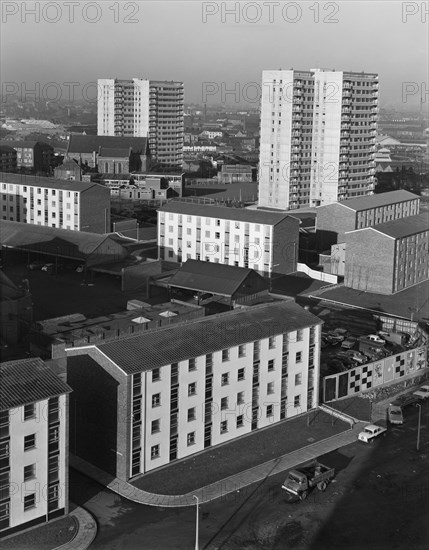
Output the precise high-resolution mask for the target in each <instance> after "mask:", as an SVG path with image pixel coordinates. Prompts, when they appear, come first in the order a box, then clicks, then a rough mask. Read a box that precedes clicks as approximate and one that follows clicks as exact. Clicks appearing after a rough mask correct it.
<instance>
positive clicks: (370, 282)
mask: <svg viewBox="0 0 429 550" xmlns="http://www.w3.org/2000/svg"><path fill="white" fill-rule="evenodd" d="M428 278H429V215H428V214H427V213H424V214H419V215H418V216H410V217H406V218H401V219H398V220H394V221H390V222H386V223H381V224H378V225H374V226H372V227H366V228H363V229H357V230H355V231H350V232H348V233H346V242H345V278H344V284H345V286H348V287H351V288H355V289H357V290H365V291H367V292H376V293H379V294H394V293H395V292H399V291H401V290H404V289H405V288H408V287H410V286H413V285H416V284H418V283H421V282H423V281H426V280H427V279H428ZM422 299H423V297H422ZM410 305H413V304H410Z"/></svg>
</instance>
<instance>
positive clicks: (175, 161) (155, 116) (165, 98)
mask: <svg viewBox="0 0 429 550" xmlns="http://www.w3.org/2000/svg"><path fill="white" fill-rule="evenodd" d="M98 91H99V94H98V102H97V134H98V135H99V136H140V137H147V138H148V140H149V149H150V153H151V156H152V159H153V161H154V164H155V165H156V166H158V167H160V168H161V169H162V167H169V168H172V169H177V170H180V169H181V168H182V163H183V140H184V115H183V100H184V90H183V82H173V81H155V80H144V79H141V78H133V79H131V80H119V79H114V78H104V79H99V80H98Z"/></svg>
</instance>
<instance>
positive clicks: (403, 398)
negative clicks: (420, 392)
mask: <svg viewBox="0 0 429 550" xmlns="http://www.w3.org/2000/svg"><path fill="white" fill-rule="evenodd" d="M418 400H419V398H418V397H417V395H414V393H404V394H403V395H400V396H399V397H397V398H396V399H395V400H394V401H392V405H397V406H398V407H401V409H403V408H404V407H408V405H413V404H414V403H417V401H418Z"/></svg>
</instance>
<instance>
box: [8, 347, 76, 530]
mask: <svg viewBox="0 0 429 550" xmlns="http://www.w3.org/2000/svg"><path fill="white" fill-rule="evenodd" d="M0 383H1V384H0V386H1V393H0V537H2V536H5V535H10V534H12V533H16V532H18V531H20V530H22V529H26V528H28V527H33V526H34V525H37V524H40V523H44V522H48V521H50V520H52V519H55V518H57V517H60V516H63V515H65V514H67V513H68V408H67V407H68V405H67V404H68V394H69V392H70V391H71V390H70V388H69V386H67V384H65V383H64V382H63V381H62V380H60V378H59V377H58V376H56V375H55V374H54V373H53V372H52V371H51V370H50V369H49V367H48V366H47V365H46V364H45V363H44V362H43V361H42V360H41V359H39V358H30V359H19V360H17V361H8V362H6V363H0Z"/></svg>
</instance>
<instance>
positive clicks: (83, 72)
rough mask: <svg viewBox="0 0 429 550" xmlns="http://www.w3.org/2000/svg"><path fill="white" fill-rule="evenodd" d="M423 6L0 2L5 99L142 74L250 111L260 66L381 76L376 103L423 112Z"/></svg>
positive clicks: (83, 89)
mask: <svg viewBox="0 0 429 550" xmlns="http://www.w3.org/2000/svg"><path fill="white" fill-rule="evenodd" d="M428 4H429V3H428V2H421V1H418V2H414V1H412V2H404V1H402V0H392V1H390V0H386V1H378V0H370V1H363V0H359V1H358V2H355V1H352V0H343V1H336V2H325V1H314V0H312V1H311V2H306V1H300V2H299V3H298V2H282V1H280V0H279V1H274V0H273V1H268V0H267V1H265V0H263V1H260V2H251V1H244V2H235V1H231V0H228V1H224V2H219V1H216V2H202V1H200V0H193V1H187V2H185V1H180V0H174V1H163V0H157V1H131V2H129V1H127V2H114V1H111V0H102V1H98V2H90V1H88V2H86V1H79V2H78V1H76V0H75V1H69V2H67V1H61V2H60V1H52V2H50V1H39V2H21V1H7V0H3V1H2V33H1V39H0V40H1V65H0V76H1V80H2V92H3V95H4V94H5V93H6V94H7V93H12V92H13V91H19V92H18V93H19V94H20V95H21V96H23V97H30V95H29V93H28V92H29V91H31V90H33V89H34V90H36V92H35V93H36V94H38V95H39V96H41V97H42V98H45V99H55V98H58V97H59V96H61V98H63V99H64V98H66V99H68V98H71V99H73V98H74V97H81V96H83V97H86V98H87V99H88V101H91V100H94V98H95V96H96V89H95V87H94V85H93V84H92V83H93V82H95V81H96V79H97V78H114V77H116V78H131V77H139V78H148V79H151V80H180V81H183V82H184V84H185V101H186V102H188V103H189V102H196V103H204V102H207V103H209V104H220V103H226V104H234V103H238V104H243V106H244V107H245V106H246V105H247V106H249V107H257V106H258V102H259V97H258V91H260V85H261V77H262V71H263V70H264V69H278V68H282V69H290V68H294V69H306V70H308V69H311V68H329V69H336V70H345V71H348V70H351V71H357V72H360V71H365V72H374V73H378V74H379V78H380V96H381V97H380V106H381V107H383V106H385V107H390V106H395V105H396V106H401V105H402V106H405V105H406V104H409V105H412V104H418V103H419V101H420V95H421V93H423V96H424V98H425V99H426V107H427V104H428V102H429V97H428V94H427V93H426V92H427V90H428V67H429V63H428V57H429V54H428V51H429V45H428V30H427V29H428V20H429V15H428V14H426V13H425V7H426V9H427V8H428ZM228 10H229V12H228ZM67 83H73V84H67ZM33 96H34V94H33Z"/></svg>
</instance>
